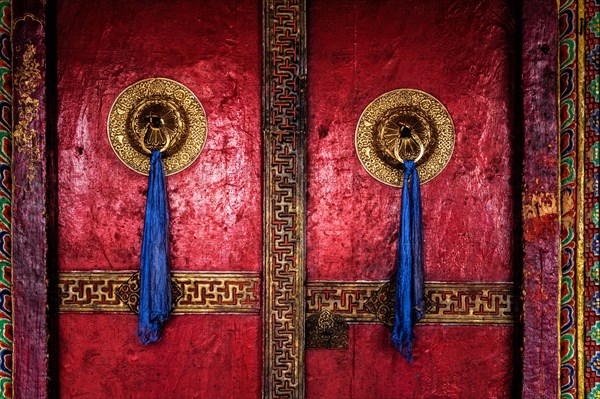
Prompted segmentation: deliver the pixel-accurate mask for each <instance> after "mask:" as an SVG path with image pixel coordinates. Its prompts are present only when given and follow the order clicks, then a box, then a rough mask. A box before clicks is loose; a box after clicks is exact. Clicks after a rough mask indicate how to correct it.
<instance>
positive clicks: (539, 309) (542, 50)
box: [521, 2, 583, 399]
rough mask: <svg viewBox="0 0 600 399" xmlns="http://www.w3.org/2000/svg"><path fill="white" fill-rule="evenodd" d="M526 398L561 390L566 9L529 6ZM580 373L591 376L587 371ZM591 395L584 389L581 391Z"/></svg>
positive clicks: (525, 62)
mask: <svg viewBox="0 0 600 399" xmlns="http://www.w3.org/2000/svg"><path fill="white" fill-rule="evenodd" d="M522 14H523V40H522V43H523V44H522V46H523V51H522V52H523V55H522V62H523V66H524V68H523V76H522V80H523V114H524V145H523V155H524V160H525V162H524V163H523V193H522V201H523V215H522V218H523V219H522V220H523V251H524V255H523V292H524V304H523V308H524V311H523V322H524V323H523V324H524V327H523V342H522V344H521V345H522V346H523V359H522V360H523V392H522V394H523V398H524V399H534V398H535V399H537V398H556V397H557V396H558V382H557V378H558V359H559V347H558V345H557V340H558V338H557V334H558V292H559V289H558V273H559V261H558V247H559V242H560V240H559V223H558V220H559V217H558V143H557V141H558V140H557V136H556V132H557V131H558V127H557V120H558V119H557V97H556V96H557V67H558V64H557V59H558V57H557V48H558V43H557V42H558V38H557V33H558V27H557V21H558V15H557V14H558V10H557V4H556V3H552V2H547V3H535V4H534V2H525V3H524V5H523V11H522ZM578 378H583V376H579V375H578ZM580 394H581V395H583V393H580Z"/></svg>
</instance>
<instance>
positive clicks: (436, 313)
mask: <svg viewBox="0 0 600 399" xmlns="http://www.w3.org/2000/svg"><path fill="white" fill-rule="evenodd" d="M388 286H389V281H369V282H366V281H360V282H348V281H314V282H312V281H311V282H308V283H307V290H306V303H307V313H308V315H312V314H317V313H320V312H322V311H329V312H331V313H333V314H335V315H336V316H339V317H341V318H342V319H343V320H344V321H346V322H348V323H384V324H385V320H382V317H381V316H382V315H383V319H386V316H387V318H389V317H393V294H391V295H390V291H389V290H388V289H387V287H388ZM425 297H426V300H427V302H428V307H427V314H426V315H425V317H424V318H423V320H421V322H420V324H453V325H461V324H509V325H510V324H514V323H515V322H516V319H517V315H518V309H517V303H516V292H515V287H514V284H513V283H452V282H440V281H427V282H425ZM387 313H391V314H387Z"/></svg>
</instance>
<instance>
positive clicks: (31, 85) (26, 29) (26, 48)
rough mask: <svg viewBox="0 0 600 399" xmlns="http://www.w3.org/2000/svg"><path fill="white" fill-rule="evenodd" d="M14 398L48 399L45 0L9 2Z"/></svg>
mask: <svg viewBox="0 0 600 399" xmlns="http://www.w3.org/2000/svg"><path fill="white" fill-rule="evenodd" d="M12 38H13V43H12V45H13V68H14V69H13V71H14V75H13V90H14V93H13V160H12V177H13V202H12V210H13V238H12V242H13V257H12V259H13V322H14V335H15V341H14V356H13V370H14V397H15V398H27V399H29V398H46V397H48V392H47V376H48V345H47V340H48V330H47V323H46V309H47V303H48V297H47V295H48V284H47V270H46V265H47V254H48V243H47V235H46V227H47V212H46V163H45V156H46V107H45V105H46V92H45V88H46V85H45V70H46V43H45V40H46V34H45V1H43V0H26V1H17V2H14V3H13V35H12Z"/></svg>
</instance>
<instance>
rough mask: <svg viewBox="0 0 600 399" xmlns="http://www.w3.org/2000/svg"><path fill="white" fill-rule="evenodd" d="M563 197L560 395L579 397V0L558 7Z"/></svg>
mask: <svg viewBox="0 0 600 399" xmlns="http://www.w3.org/2000/svg"><path fill="white" fill-rule="evenodd" d="M559 7H560V8H559V52H558V54H559V64H560V71H559V74H560V86H559V96H560V97H559V99H560V112H559V117H560V198H561V236H560V239H561V255H560V259H561V267H562V275H561V314H560V348H561V351H560V356H561V397H562V398H565V399H566V398H569V399H573V398H576V397H577V389H578V385H577V356H576V353H577V346H576V341H577V339H576V337H577V323H576V320H577V319H576V315H577V295H576V282H577V270H576V251H577V248H576V243H577V240H576V232H577V231H576V219H577V214H576V212H577V180H576V173H575V172H576V160H577V157H576V151H577V118H576V115H577V113H576V107H577V87H576V85H577V58H576V55H577V51H576V50H577V30H576V28H577V21H578V18H577V2H576V1H575V0H561V1H560V6H559Z"/></svg>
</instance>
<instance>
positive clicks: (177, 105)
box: [107, 78, 208, 175]
mask: <svg viewBox="0 0 600 399" xmlns="http://www.w3.org/2000/svg"><path fill="white" fill-rule="evenodd" d="M107 130H108V140H109V142H110V145H111V146H112V148H113V150H114V151H115V153H116V154H117V157H119V159H120V160H121V161H123V163H124V164H125V165H127V166H128V167H129V168H131V169H133V170H134V171H136V172H138V173H141V174H144V175H147V174H148V172H149V170H150V150H151V149H161V151H162V153H163V163H164V166H165V173H166V174H167V175H172V174H174V173H177V172H180V171H182V170H184V169H185V168H187V167H188V166H190V165H191V164H192V163H193V162H194V161H195V160H196V158H198V155H200V152H202V149H203V148H204V144H205V142H206V135H207V132H208V126H207V123H206V113H205V112H204V108H203V107H202V104H200V101H199V100H198V98H196V96H195V95H194V93H192V91H191V90H190V89H188V88H187V87H185V86H184V85H182V84H181V83H178V82H175V81H174V80H171V79H165V78H153V79H145V80H141V81H139V82H136V83H134V84H132V85H131V86H129V87H127V88H126V89H125V90H123V91H122V92H121V94H119V96H118V97H117V99H116V100H115V102H114V103H113V105H112V108H111V109H110V113H109V116H108V124H107Z"/></svg>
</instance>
